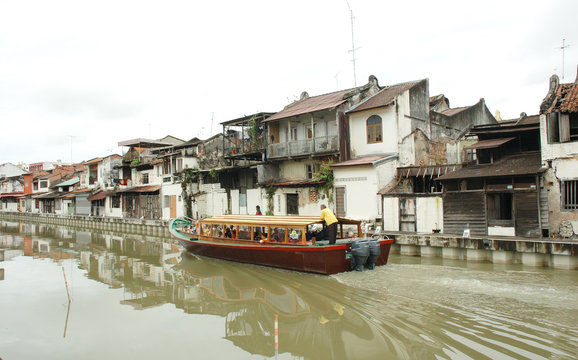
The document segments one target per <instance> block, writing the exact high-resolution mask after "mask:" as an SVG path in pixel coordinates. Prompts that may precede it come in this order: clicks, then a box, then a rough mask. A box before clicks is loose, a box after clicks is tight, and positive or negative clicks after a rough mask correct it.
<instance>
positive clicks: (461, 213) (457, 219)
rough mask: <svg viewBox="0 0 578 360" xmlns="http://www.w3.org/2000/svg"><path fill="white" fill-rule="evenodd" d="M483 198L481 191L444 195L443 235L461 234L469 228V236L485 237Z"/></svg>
mask: <svg viewBox="0 0 578 360" xmlns="http://www.w3.org/2000/svg"><path fill="white" fill-rule="evenodd" d="M484 198H485V196H484V193H483V192H481V191H480V192H446V193H444V194H443V201H444V233H448V234H462V233H463V231H464V229H466V228H467V227H468V226H469V229H470V234H472V235H486V234H487V226H486V205H485V201H484Z"/></svg>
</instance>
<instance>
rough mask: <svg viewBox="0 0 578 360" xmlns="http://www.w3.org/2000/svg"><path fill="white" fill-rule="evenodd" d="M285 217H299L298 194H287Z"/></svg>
mask: <svg viewBox="0 0 578 360" xmlns="http://www.w3.org/2000/svg"><path fill="white" fill-rule="evenodd" d="M287 215H299V195H298V194H287Z"/></svg>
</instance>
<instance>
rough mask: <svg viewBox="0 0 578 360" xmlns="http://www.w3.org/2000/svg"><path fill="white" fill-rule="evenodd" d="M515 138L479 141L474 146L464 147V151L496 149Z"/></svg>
mask: <svg viewBox="0 0 578 360" xmlns="http://www.w3.org/2000/svg"><path fill="white" fill-rule="evenodd" d="M514 139H515V137H507V138H499V139H488V140H480V141H478V142H477V143H475V144H472V145H470V146H465V147H464V149H466V150H470V149H491V148H497V147H498V146H500V145H503V144H505V143H507V142H508V141H511V140H514Z"/></svg>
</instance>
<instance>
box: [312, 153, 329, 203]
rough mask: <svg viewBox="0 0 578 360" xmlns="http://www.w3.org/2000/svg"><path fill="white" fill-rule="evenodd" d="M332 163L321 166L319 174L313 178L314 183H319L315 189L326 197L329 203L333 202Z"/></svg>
mask: <svg viewBox="0 0 578 360" xmlns="http://www.w3.org/2000/svg"><path fill="white" fill-rule="evenodd" d="M332 163H333V162H332V161H328V162H326V163H323V164H321V168H320V169H319V172H318V173H317V174H315V176H314V177H313V180H314V181H318V182H321V184H319V185H317V186H316V187H315V189H316V190H317V191H318V192H320V193H322V194H324V195H325V196H327V199H328V200H329V202H330V203H331V202H333V180H334V179H333V170H331V167H330V166H331V164H332Z"/></svg>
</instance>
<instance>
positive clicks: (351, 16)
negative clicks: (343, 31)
mask: <svg viewBox="0 0 578 360" xmlns="http://www.w3.org/2000/svg"><path fill="white" fill-rule="evenodd" d="M345 2H346V3H347V7H348V8H349V17H350V19H351V50H349V52H350V53H351V62H353V85H354V86H355V87H357V75H356V73H355V41H354V37H353V19H354V17H353V10H351V6H349V1H347V0H346V1H345Z"/></svg>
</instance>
